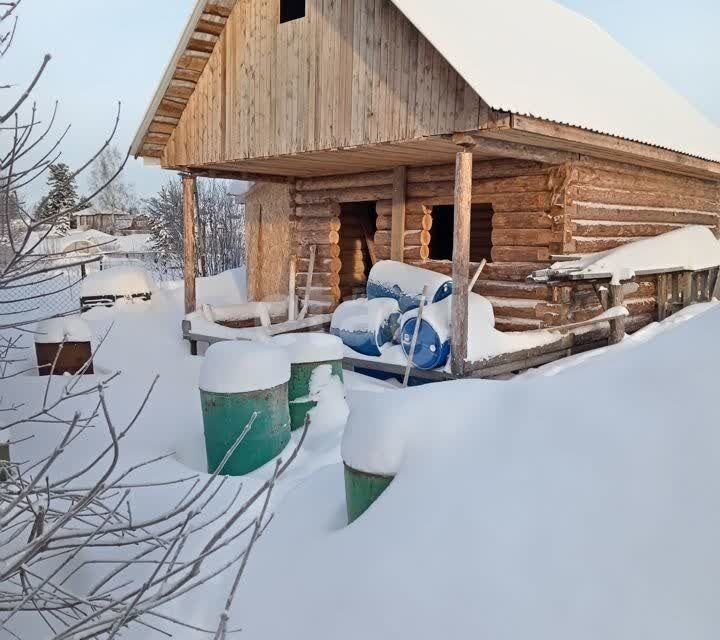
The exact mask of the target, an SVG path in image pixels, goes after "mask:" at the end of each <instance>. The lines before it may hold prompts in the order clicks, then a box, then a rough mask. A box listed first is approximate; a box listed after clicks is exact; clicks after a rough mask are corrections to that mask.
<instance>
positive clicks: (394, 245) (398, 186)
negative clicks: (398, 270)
mask: <svg viewBox="0 0 720 640" xmlns="http://www.w3.org/2000/svg"><path fill="white" fill-rule="evenodd" d="M406 190H407V167H397V168H396V169H395V170H394V171H393V191H392V234H391V236H390V259H391V260H397V261H398V262H404V261H405V201H406Z"/></svg>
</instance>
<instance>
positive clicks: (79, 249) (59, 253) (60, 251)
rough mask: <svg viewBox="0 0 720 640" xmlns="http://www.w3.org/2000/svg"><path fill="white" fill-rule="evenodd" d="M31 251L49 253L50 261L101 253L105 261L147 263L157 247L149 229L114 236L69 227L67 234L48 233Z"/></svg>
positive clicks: (154, 254)
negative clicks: (72, 229)
mask: <svg viewBox="0 0 720 640" xmlns="http://www.w3.org/2000/svg"><path fill="white" fill-rule="evenodd" d="M34 253H35V254H38V255H46V256H48V257H50V256H52V258H53V260H54V261H60V262H62V260H63V258H64V257H65V258H66V261H67V262H68V263H70V262H77V261H78V260H82V259H83V258H87V257H92V256H98V257H100V256H102V258H103V262H104V263H105V264H108V263H111V262H116V263H117V262H119V261H120V262H121V261H127V260H139V261H142V262H144V263H146V264H148V265H150V264H153V263H155V262H156V260H157V250H156V249H155V247H154V246H153V242H152V236H151V235H150V234H149V233H133V234H128V235H124V236H114V235H111V234H108V233H105V232H103V231H98V230H97V229H85V230H83V231H71V232H70V233H68V234H67V235H63V236H61V235H49V236H47V237H46V238H44V239H43V240H42V241H41V242H40V243H39V244H38V246H37V248H36V249H35V252H34Z"/></svg>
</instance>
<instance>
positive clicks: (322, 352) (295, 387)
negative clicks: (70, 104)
mask: <svg viewBox="0 0 720 640" xmlns="http://www.w3.org/2000/svg"><path fill="white" fill-rule="evenodd" d="M272 344H273V346H275V347H279V348H281V349H283V351H285V353H287V355H288V358H289V359H290V363H291V367H290V386H289V391H288V397H289V399H290V421H291V423H292V428H293V430H295V429H300V428H301V427H302V426H303V425H304V424H305V418H306V417H307V414H308V412H309V411H311V410H312V409H314V408H315V407H316V406H317V402H316V401H315V400H313V399H312V398H311V395H312V394H311V389H310V382H311V380H312V377H313V374H314V373H315V371H317V370H318V369H319V368H320V367H323V366H329V367H330V374H331V375H332V376H337V377H338V378H339V379H340V382H343V368H342V360H343V343H342V340H340V338H338V337H337V336H331V335H328V334H326V333H289V334H284V335H280V336H275V337H274V338H273V340H272ZM328 377H330V376H328Z"/></svg>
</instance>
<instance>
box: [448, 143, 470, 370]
mask: <svg viewBox="0 0 720 640" xmlns="http://www.w3.org/2000/svg"><path fill="white" fill-rule="evenodd" d="M456 162H457V168H456V172H455V228H454V234H453V243H454V244H453V292H454V293H453V296H452V310H451V313H452V336H451V338H450V344H451V351H452V352H451V363H450V369H451V371H452V373H453V374H454V375H457V376H462V375H463V374H464V372H465V361H466V359H467V349H468V285H469V283H470V213H471V208H472V165H473V156H472V148H464V149H463V150H462V151H459V152H458V154H457V156H456Z"/></svg>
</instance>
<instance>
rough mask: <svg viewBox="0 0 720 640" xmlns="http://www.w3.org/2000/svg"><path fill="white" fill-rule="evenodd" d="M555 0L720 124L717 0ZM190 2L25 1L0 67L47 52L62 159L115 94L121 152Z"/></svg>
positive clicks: (41, 96) (30, 64) (85, 146)
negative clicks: (64, 134)
mask: <svg viewBox="0 0 720 640" xmlns="http://www.w3.org/2000/svg"><path fill="white" fill-rule="evenodd" d="M468 1H472V0H468ZM561 1H562V3H563V4H565V5H567V6H568V7H570V8H572V9H575V10H576V11H578V12H580V13H583V14H585V15H587V16H588V17H590V18H592V19H593V20H595V21H596V22H597V23H599V24H600V25H601V26H603V27H604V28H605V29H607V30H608V31H609V32H610V33H611V34H612V35H613V36H614V37H615V38H616V39H617V40H619V41H620V42H622V43H623V44H624V45H625V46H626V47H627V48H628V49H630V50H631V51H633V53H635V55H637V56H638V57H639V58H640V59H642V60H643V61H644V62H645V63H647V64H649V65H650V66H651V67H652V68H653V69H654V70H655V71H656V72H657V73H658V74H659V75H660V76H661V77H662V78H663V79H665V80H666V81H667V82H669V83H670V84H671V85H672V86H673V87H674V88H675V89H676V90H678V91H680V92H681V93H683V94H685V95H686V96H687V97H688V98H689V99H690V101H691V102H692V103H694V104H695V105H696V106H697V107H698V108H699V109H700V110H701V111H703V112H704V113H705V114H706V115H708V116H709V117H710V118H711V119H712V120H713V121H714V122H715V123H717V124H718V125H720V42H719V35H718V25H720V1H719V0H685V2H678V0H561ZM193 4H194V2H193V0H119V1H118V0H113V1H111V0H63V1H62V2H61V1H60V0H23V3H22V8H21V10H20V19H21V22H20V26H19V30H18V33H17V36H16V43H15V46H14V49H13V50H12V52H11V53H12V54H11V56H9V59H6V60H5V62H4V63H3V64H2V67H4V68H3V70H2V78H3V80H6V79H7V80H9V81H17V82H20V81H23V80H24V79H27V78H28V77H29V76H30V75H31V74H32V72H33V71H34V69H35V67H36V65H37V64H38V63H39V62H40V60H41V58H42V54H43V53H45V52H46V51H48V52H50V53H51V54H53V60H52V61H51V63H50V66H49V68H48V72H47V74H46V75H45V77H44V79H43V81H42V83H41V85H40V87H39V88H38V89H37V91H36V92H35V97H36V98H37V100H38V102H39V104H40V105H41V106H42V107H44V108H45V109H49V108H50V107H51V105H52V102H53V101H54V100H55V98H58V99H59V100H60V101H61V104H60V117H59V120H60V122H61V123H67V122H71V123H73V130H72V131H71V133H70V135H69V137H68V139H67V142H66V144H65V146H64V155H65V160H66V162H68V164H70V165H71V166H72V165H73V164H77V163H79V162H81V161H82V160H84V159H85V158H87V157H88V156H89V155H90V154H91V153H92V152H93V149H94V148H96V147H97V145H99V144H100V143H101V142H102V140H104V139H105V136H106V135H107V131H108V129H109V127H110V126H111V124H112V121H113V117H114V111H115V102H116V101H117V100H122V102H123V115H122V122H121V127H120V131H119V135H118V138H117V140H118V143H119V145H120V146H121V148H122V149H126V148H127V147H128V146H129V144H130V141H131V140H132V136H133V134H134V132H135V129H136V127H137V126H138V124H139V123H140V120H141V119H142V116H143V113H144V111H145V106H146V105H147V103H148V101H149V100H150V98H151V97H152V94H153V92H154V90H155V87H156V85H157V82H158V80H159V79H160V76H161V75H162V72H163V69H164V66H165V64H166V63H167V61H168V59H169V57H170V55H171V53H172V50H173V48H174V46H175V43H176V41H177V38H178V35H179V33H180V31H181V30H182V28H183V26H184V24H185V21H186V19H187V16H188V14H189V13H190V11H191V10H192V5H193ZM539 28H541V27H540V26H539ZM568 55H570V56H571V55H572V51H568ZM679 124H680V123H679ZM127 174H128V179H129V180H130V181H131V182H133V183H134V184H135V185H136V187H137V190H138V191H139V193H140V195H143V196H144V195H150V194H152V193H153V192H154V191H155V190H156V189H157V188H158V186H159V185H160V184H161V183H162V182H163V181H164V180H165V178H166V177H167V175H168V174H167V172H164V171H162V170H160V169H157V168H147V167H143V166H142V163H141V162H137V161H132V163H131V166H130V167H129V168H128V171H127ZM29 195H31V197H37V195H38V194H37V193H33V194H29Z"/></svg>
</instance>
